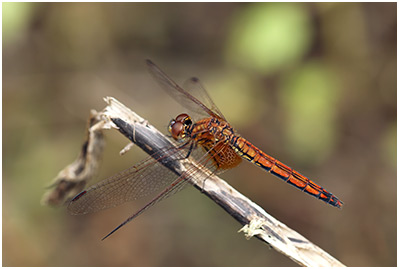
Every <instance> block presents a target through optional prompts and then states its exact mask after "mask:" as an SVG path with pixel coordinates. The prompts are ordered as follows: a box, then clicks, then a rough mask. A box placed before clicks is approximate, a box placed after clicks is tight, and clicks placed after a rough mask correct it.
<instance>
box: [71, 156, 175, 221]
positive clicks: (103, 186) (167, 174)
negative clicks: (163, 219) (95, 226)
mask: <svg viewBox="0 0 399 269" xmlns="http://www.w3.org/2000/svg"><path fill="white" fill-rule="evenodd" d="M176 153H177V152H176V149H173V150H169V151H168V152H167V153H165V154H176ZM179 154H182V153H181V152H179ZM176 178H177V175H176V174H174V173H173V172H172V171H170V170H169V169H167V168H166V167H164V166H163V165H162V164H160V163H159V162H158V161H156V160H155V159H153V158H152V157H148V158H146V159H145V160H144V161H142V162H140V163H139V164H137V165H135V166H132V167H130V168H128V169H126V170H124V171H122V172H120V173H118V174H115V175H113V176H111V177H109V178H107V179H105V180H103V181H101V182H99V183H97V184H95V185H93V186H91V187H90V188H88V189H87V190H85V191H83V192H81V193H80V194H78V195H77V196H75V198H73V199H72V201H71V202H70V204H69V205H68V210H69V212H70V213H71V214H74V215H81V214H87V213H93V212H97V211H100V210H104V209H107V208H111V207H116V206H118V205H120V204H122V203H125V202H129V201H133V200H136V199H138V198H141V197H144V196H148V195H150V194H153V193H154V192H156V191H159V190H161V189H164V188H166V186H168V185H171V184H172V182H173V181H174V180H176Z"/></svg>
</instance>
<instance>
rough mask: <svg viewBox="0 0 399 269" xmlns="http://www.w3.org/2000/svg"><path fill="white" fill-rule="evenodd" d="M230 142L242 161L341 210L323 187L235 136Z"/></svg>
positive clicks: (334, 197) (338, 202)
mask: <svg viewBox="0 0 399 269" xmlns="http://www.w3.org/2000/svg"><path fill="white" fill-rule="evenodd" d="M230 141H231V143H232V146H233V147H234V148H235V150H236V151H237V153H238V154H240V155H241V157H243V158H244V159H247V160H248V161H250V162H252V163H254V164H256V165H257V166H259V167H261V168H263V169H265V170H266V171H268V172H270V173H272V174H273V175H275V176H278V177H279V178H281V179H282V180H284V181H285V182H288V183H290V184H291V185H293V186H295V187H297V188H298V189H300V190H303V191H304V192H306V193H308V194H310V195H313V196H315V197H316V198H318V199H320V200H322V201H324V202H326V203H328V204H330V205H332V206H335V207H338V208H341V206H342V205H343V203H342V202H341V201H340V200H339V199H338V198H337V197H336V196H334V195H333V194H332V193H330V192H328V191H327V190H325V189H324V188H323V187H321V186H319V185H317V184H316V183H314V182H313V181H311V180H310V179H308V178H307V177H305V176H303V175H301V174H300V173H298V172H297V171H295V170H293V169H292V168H290V167H288V166H286V165H285V164H283V163H282V162H280V161H278V160H276V159H274V158H273V157H271V156H269V155H267V154H266V153H264V152H263V151H261V150H260V149H258V148H257V147H255V146H254V145H253V144H252V143H250V142H249V141H247V140H246V139H244V138H242V137H238V136H236V137H234V138H233V139H231V140H230Z"/></svg>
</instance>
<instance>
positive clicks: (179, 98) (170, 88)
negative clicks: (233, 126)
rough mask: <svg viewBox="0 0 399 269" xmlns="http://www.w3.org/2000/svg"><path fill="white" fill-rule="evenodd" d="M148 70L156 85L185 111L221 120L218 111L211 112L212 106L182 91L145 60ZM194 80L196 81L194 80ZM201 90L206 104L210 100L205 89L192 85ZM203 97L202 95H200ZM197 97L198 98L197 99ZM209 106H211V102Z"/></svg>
mask: <svg viewBox="0 0 399 269" xmlns="http://www.w3.org/2000/svg"><path fill="white" fill-rule="evenodd" d="M147 65H148V69H149V71H150V74H151V75H152V76H153V77H154V79H155V80H156V81H157V82H158V84H159V85H160V86H161V87H162V88H163V89H164V90H165V91H166V92H167V93H168V94H169V95H170V96H171V97H172V98H173V99H174V100H175V101H176V102H178V103H179V104H181V105H182V106H183V107H185V108H186V109H189V110H191V111H193V112H195V113H197V114H200V115H204V116H206V117H209V116H212V117H217V118H223V116H222V115H221V114H220V115H219V112H218V111H219V110H218V109H217V110H216V111H213V110H212V109H213V108H214V105H211V107H208V106H207V105H206V104H204V103H203V102H202V101H203V100H200V99H198V98H200V97H201V96H198V95H197V94H196V93H195V96H194V95H192V94H191V93H189V92H187V91H186V90H184V89H183V88H182V87H180V86H179V85H178V84H177V83H176V82H174V81H173V80H172V79H171V78H170V77H169V76H168V75H166V74H165V73H164V72H163V71H162V70H161V69H160V68H159V67H158V66H157V65H155V64H154V63H153V62H151V61H150V60H147ZM195 80H196V79H195ZM194 84H197V85H199V86H200V88H202V91H203V92H205V96H206V99H205V102H207V103H208V100H211V99H210V97H209V95H208V94H207V93H206V91H205V89H203V87H202V86H201V85H200V83H194ZM201 95H203V93H201ZM197 97H198V98H197ZM211 104H213V102H212V100H211Z"/></svg>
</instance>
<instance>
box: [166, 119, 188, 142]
mask: <svg viewBox="0 0 399 269" xmlns="http://www.w3.org/2000/svg"><path fill="white" fill-rule="evenodd" d="M192 124H193V121H192V120H191V117H190V116H189V115H187V114H185V113H183V114H180V115H178V116H177V117H176V118H175V119H172V120H171V121H170V123H169V127H168V130H169V133H170V134H171V135H172V137H173V138H174V139H175V140H182V139H184V138H185V137H186V134H187V130H188V129H189V128H190V127H191V125H192Z"/></svg>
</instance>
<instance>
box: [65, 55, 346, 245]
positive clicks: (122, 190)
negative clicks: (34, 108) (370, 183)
mask: <svg viewBox="0 0 399 269" xmlns="http://www.w3.org/2000/svg"><path fill="white" fill-rule="evenodd" d="M146 63H147V66H148V70H149V72H150V74H151V75H152V77H153V78H154V79H155V80H156V81H157V82H158V84H159V85H160V86H161V87H162V88H163V89H164V90H165V91H166V92H167V93H168V94H169V95H170V96H171V97H172V98H173V99H175V100H176V101H177V102H178V103H180V104H181V105H182V106H183V107H184V108H186V109H188V110H189V111H191V112H193V113H194V115H198V116H199V119H198V120H197V121H195V120H194V119H193V118H192V117H191V116H189V115H188V114H187V113H182V114H180V115H178V116H177V117H176V118H174V119H172V120H171V121H170V123H169V125H168V131H169V133H170V136H171V137H172V138H173V139H174V140H175V141H176V142H177V143H178V144H179V146H178V147H172V148H168V149H165V150H163V151H162V152H161V153H159V152H158V153H157V154H156V156H155V155H153V156H149V157H147V158H146V159H144V160H143V161H142V162H140V163H138V164H136V165H134V166H132V167H130V168H129V169H127V170H125V171H122V172H120V173H118V174H116V175H114V176H111V177H110V178H108V179H105V180H103V181H101V182H99V183H97V184H95V185H93V186H91V187H89V188H88V189H87V190H84V191H82V192H81V193H79V194H78V195H76V196H75V197H74V198H73V199H72V200H71V202H70V203H69V205H68V210H69V212H70V213H71V214H76V215H79V214H87V213H93V212H96V211H100V210H104V209H107V208H112V207H115V206H118V205H121V204H122V203H126V202H129V201H133V200H136V199H138V198H141V197H144V196H148V195H150V194H152V193H156V192H157V191H158V193H157V194H156V195H155V196H154V198H152V199H151V200H150V201H149V202H148V203H147V204H146V205H145V206H144V207H142V208H141V209H140V210H138V211H137V212H135V213H134V214H132V215H131V216H129V218H127V219H126V220H125V221H124V222H122V223H121V224H120V225H119V226H117V227H116V228H115V229H114V230H112V231H111V232H110V233H108V234H107V235H106V236H105V237H104V238H103V239H102V240H104V239H105V238H107V237H109V236H110V235H111V234H113V233H114V232H116V231H117V230H119V229H120V228H121V227H123V226H124V225H126V224H127V223H128V222H130V221H132V220H133V219H134V218H136V217H137V216H138V215H140V214H142V213H143V212H144V211H145V210H147V209H149V208H150V207H151V206H153V205H155V204H156V203H157V202H159V201H161V200H163V199H165V198H167V197H169V196H171V195H172V194H174V193H176V192H177V191H179V190H181V189H182V188H183V187H184V186H186V185H187V182H188V178H189V176H190V175H193V174H194V173H199V172H200V171H199V170H200V169H203V168H206V169H209V170H210V171H211V173H213V174H220V173H222V172H224V171H226V170H228V169H231V168H233V167H236V166H238V165H239V164H240V163H241V161H242V160H243V159H245V160H247V161H249V162H251V163H253V164H255V165H256V166H258V167H260V168H262V169H263V170H265V171H266V172H270V173H271V174H273V175H274V176H277V177H278V178H280V179H282V180H284V181H285V182H287V183H289V184H291V185H293V186H295V187H297V188H298V189H300V190H302V191H303V192H305V193H307V194H309V195H312V196H314V197H316V198H317V199H320V200H322V201H324V202H326V203H327V204H329V205H332V206H334V207H337V208H341V207H342V205H343V202H342V201H341V200H339V199H338V198H337V197H336V196H334V195H333V194H332V193H330V192H328V191H327V190H326V189H324V188H323V187H321V186H319V185H318V184H316V183H315V182H313V181H312V180H310V179H309V178H307V177H305V176H303V175H302V174H300V173H299V172H297V171H296V170H294V169H292V168H290V167H288V166H287V165H285V164H283V163H282V162H280V161H278V160H277V159H275V158H273V157H271V156H269V155H267V154H266V153H264V152H263V151H262V150H260V149H259V148H258V147H256V146H255V145H253V144H252V143H251V142H249V141H248V140H246V139H245V138H243V137H242V136H241V135H239V134H238V133H237V132H236V130H235V129H233V127H232V126H231V125H230V124H229V123H228V121H227V120H226V118H225V117H224V116H223V114H222V113H221V111H220V110H219V109H218V108H217V106H216V105H215V104H214V102H213V101H212V99H211V98H210V96H209V94H208V93H207V91H206V90H205V88H204V87H203V86H202V84H201V82H200V81H199V79H198V78H195V77H193V78H191V79H189V80H188V81H187V82H186V83H185V86H183V87H181V86H179V85H178V84H177V83H176V82H174V81H173V80H172V79H171V78H170V77H169V76H168V75H166V74H165V73H164V72H163V71H162V70H161V69H160V68H159V67H158V66H157V65H155V64H154V63H153V62H152V61H150V60H147V61H146ZM165 156H175V157H176V156H177V157H178V158H180V159H184V158H191V157H193V158H194V159H195V160H196V161H197V162H198V163H199V164H201V166H199V167H197V168H192V169H189V170H187V171H185V172H184V173H182V174H181V175H177V174H176V173H174V172H172V171H170V170H169V169H168V168H166V167H165V166H164V165H162V159H163V158H165ZM201 167H202V168H201ZM204 184H206V183H205V182H204Z"/></svg>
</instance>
